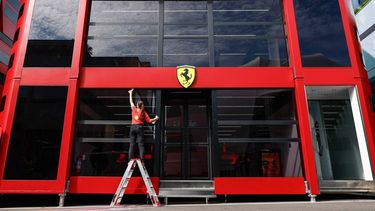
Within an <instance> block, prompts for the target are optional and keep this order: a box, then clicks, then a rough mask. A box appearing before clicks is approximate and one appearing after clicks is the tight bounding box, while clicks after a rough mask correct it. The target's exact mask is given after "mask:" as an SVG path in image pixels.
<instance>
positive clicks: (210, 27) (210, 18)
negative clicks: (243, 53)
mask: <svg viewBox="0 0 375 211" xmlns="http://www.w3.org/2000/svg"><path fill="white" fill-rule="evenodd" d="M212 8H213V6H212V0H209V1H208V2H207V10H208V64H209V66H210V67H213V66H215V51H214V47H215V44H214V18H213V11H212V10H213V9H212Z"/></svg>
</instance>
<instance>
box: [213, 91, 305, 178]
mask: <svg viewBox="0 0 375 211" xmlns="http://www.w3.org/2000/svg"><path fill="white" fill-rule="evenodd" d="M215 100H216V108H215V109H216V114H217V118H216V126H217V137H218V142H219V144H220V149H219V154H220V164H219V172H218V174H219V175H218V176H223V177H226V176H238V177H258V176H263V177H270V176H278V177H279V176H283V177H289V176H302V167H301V155H300V150H299V142H300V140H299V135H298V128H297V121H296V119H295V108H294V96H293V92H292V90H288V89H243V90H217V91H216V99H215Z"/></svg>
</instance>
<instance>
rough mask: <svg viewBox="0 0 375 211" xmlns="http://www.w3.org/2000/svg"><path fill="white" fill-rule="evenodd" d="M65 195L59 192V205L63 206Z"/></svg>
mask: <svg viewBox="0 0 375 211" xmlns="http://www.w3.org/2000/svg"><path fill="white" fill-rule="evenodd" d="M65 196H66V194H65V193H63V194H59V197H60V198H59V207H63V206H64V203H65Z"/></svg>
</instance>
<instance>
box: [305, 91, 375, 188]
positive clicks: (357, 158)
mask: <svg viewBox="0 0 375 211" xmlns="http://www.w3.org/2000/svg"><path fill="white" fill-rule="evenodd" d="M307 98H308V106H309V115H310V125H311V134H312V140H313V145H314V155H315V163H316V167H317V175H318V178H319V181H320V186H321V187H322V185H323V186H324V184H325V183H324V182H325V181H348V180H352V181H353V180H357V181H358V180H362V181H363V180H372V178H373V177H372V173H371V166H370V161H369V155H368V150H367V144H366V137H365V136H364V130H363V125H362V118H361V114H360V109H359V104H358V100H357V94H356V90H355V88H354V87H308V88H307Z"/></svg>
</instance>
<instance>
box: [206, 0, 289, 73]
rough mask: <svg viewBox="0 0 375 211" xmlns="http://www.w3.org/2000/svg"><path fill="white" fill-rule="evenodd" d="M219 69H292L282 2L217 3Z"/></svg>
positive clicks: (215, 27) (241, 0) (215, 25)
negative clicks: (290, 67) (228, 67)
mask: <svg viewBox="0 0 375 211" xmlns="http://www.w3.org/2000/svg"><path fill="white" fill-rule="evenodd" d="M213 21H214V23H213V31H214V40H215V44H214V45H215V66H234V67H236V66H247V67H249V66H250V67H251V66H255V67H259V66H288V56H287V50H286V45H285V39H286V38H285V33H284V23H283V17H282V7H281V3H280V0H265V1H249V0H235V1H233V0H224V1H213Z"/></svg>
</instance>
